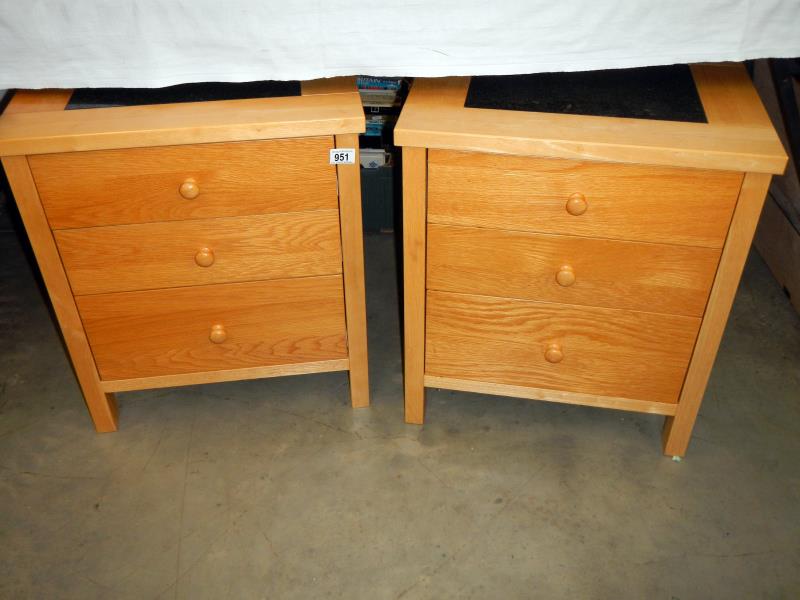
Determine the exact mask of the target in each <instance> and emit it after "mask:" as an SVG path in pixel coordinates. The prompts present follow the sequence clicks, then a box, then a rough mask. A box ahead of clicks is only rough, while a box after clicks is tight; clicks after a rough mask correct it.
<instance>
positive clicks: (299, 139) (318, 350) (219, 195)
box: [0, 79, 369, 431]
mask: <svg viewBox="0 0 800 600" xmlns="http://www.w3.org/2000/svg"><path fill="white" fill-rule="evenodd" d="M252 85H253V84H245V86H244V87H246V88H247V87H249V88H250V91H249V93H245V94H244V95H245V96H248V95H253V94H252V91H253V90H252ZM274 85H275V86H277V87H278V88H280V89H279V90H278V92H276V91H275V90H274V89H273V88H271V87H270V84H269V83H268V82H265V83H264V84H260V87H259V89H258V90H256V91H257V92H258V93H257V94H255V95H256V96H258V97H242V98H239V99H225V100H207V101H192V102H180V101H179V99H176V98H166V99H164V98H162V99H160V100H159V99H156V100H155V101H156V102H160V103H157V104H145V103H144V102H148V101H149V100H148V97H147V96H148V93H147V92H136V91H134V92H130V93H128V92H125V91H122V90H105V91H104V90H101V91H92V90H87V91H78V92H75V94H74V95H73V93H72V91H69V90H68V91H42V92H28V91H23V92H18V93H17V94H16V95H15V97H14V98H13V99H12V101H11V103H10V104H9V106H8V107H7V109H6V111H5V113H4V114H3V115H2V117H0V156H2V157H3V158H2V160H3V166H4V167H5V170H6V173H7V175H8V178H9V181H10V183H11V188H12V190H13V192H14V196H15V197H16V201H17V204H18V206H19V210H20V214H21V215H22V219H23V221H24V224H25V228H26V230H27V232H28V235H29V237H30V240H31V244H32V246H33V250H34V253H35V255H36V258H37V261H38V263H39V266H40V269H41V271H42V275H43V278H44V281H45V284H46V286H47V289H48V293H49V294H50V298H51V300H52V302H53V307H54V310H55V313H56V316H57V318H58V321H59V324H60V326H61V329H62V332H63V334H64V339H65V341H66V345H67V348H68V350H69V353H70V356H71V358H72V363H73V365H74V368H75V372H76V374H77V377H78V380H79V382H80V385H81V388H82V390H83V393H84V396H85V398H86V402H87V405H88V407H89V411H90V413H91V416H92V419H93V421H94V424H95V427H96V429H97V430H98V431H113V430H116V428H117V410H116V406H115V401H114V397H113V392H118V391H126V390H138V389H145V388H157V387H167V386H179V385H186V384H194V383H209V382H217V381H230V380H237V379H253V378H259V377H271V376H278V375H292V374H302V373H314V372H322V371H341V370H348V371H349V374H350V386H351V387H350V393H351V401H352V405H353V406H354V407H360V406H367V405H368V404H369V389H368V388H369V386H368V376H367V338H366V312H365V304H364V265H363V247H362V245H363V242H362V237H361V193H360V183H359V161H358V154H357V153H358V133H359V132H362V131H364V114H363V110H362V108H361V102H360V98H359V95H358V92H357V91H356V88H355V85H354V81H353V80H352V79H332V80H325V81H312V82H303V83H302V84H301V83H299V82H289V83H277V82H276V83H275V84H274ZM237 89H238V91H237ZM173 90H178V91H181V90H183V91H186V90H188V91H189V92H190V93H191V96H192V98H193V99H195V100H196V99H197V98H198V94H199V97H204V96H203V95H204V94H206V97H210V98H216V97H217V96H219V92H220V90H222V96H221V97H225V98H229V97H230V96H229V94H230V93H233V94H234V96H233V97H238V96H239V95H241V94H240V92H241V91H242V88H241V87H239V88H237V85H231V86H220V85H219V84H214V85H213V86H210V88H209V87H208V86H206V87H204V86H179V87H178V88H173ZM209 90H211V91H209ZM176 93H177V92H176ZM98 94H99V95H100V96H101V97H100V98H99V100H98V99H97V98H92V96H93V95H95V96H96V95H98ZM130 94H133V95H134V96H136V95H137V94H138V97H137V99H136V100H135V101H132V102H131V103H130V104H131V105H124V106H120V105H115V106H112V107H107V106H105V105H104V103H105V102H107V101H109V102H111V103H117V102H119V103H121V104H126V103H127V102H128V100H127V98H128V96H129V95H130ZM152 94H155V95H156V97H158V95H159V94H161V95H162V96H163V94H164V91H163V90H162V91H153V92H152ZM208 94H210V96H209V95H208ZM215 94H216V95H215ZM81 95H83V97H84V99H83V100H81ZM109 96H110V97H111V99H110V100H109V99H108V97H109ZM86 97H88V100H86ZM81 102H84V104H85V106H84V104H81ZM164 102H168V103H164ZM98 104H99V105H100V107H97V106H98ZM334 148H352V149H354V151H355V152H354V155H353V164H340V165H332V164H330V160H329V156H330V150H331V149H334Z"/></svg>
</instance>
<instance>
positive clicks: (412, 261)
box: [403, 147, 428, 425]
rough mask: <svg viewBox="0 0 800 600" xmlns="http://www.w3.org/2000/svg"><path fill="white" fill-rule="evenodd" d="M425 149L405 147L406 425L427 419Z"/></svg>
mask: <svg viewBox="0 0 800 600" xmlns="http://www.w3.org/2000/svg"><path fill="white" fill-rule="evenodd" d="M427 171H428V169H427V156H426V150H425V148H412V147H406V148H403V319H404V325H405V327H404V329H405V332H404V333H405V338H404V356H403V359H404V385H405V415H406V423H414V424H417V425H421V424H422V422H423V420H424V419H425V385H424V377H425V251H426V228H425V212H426V201H427Z"/></svg>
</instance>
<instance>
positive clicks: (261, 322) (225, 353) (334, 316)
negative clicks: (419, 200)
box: [75, 275, 347, 381]
mask: <svg viewBox="0 0 800 600" xmlns="http://www.w3.org/2000/svg"><path fill="white" fill-rule="evenodd" d="M75 301H76V302H77V304H78V310H79V311H80V314H81V318H82V320H83V324H84V327H85V329H86V334H87V336H88V338H89V344H90V345H91V348H92V352H93V353H94V358H95V361H96V363H97V368H98V371H99V372H100V378H101V379H103V380H105V381H109V380H115V379H132V378H136V377H150V376H156V375H170V374H179V373H195V372H203V371H217V370H224V369H235V368H243V367H256V366H269V365H282V364H296V363H303V362H312V361H320V360H333V359H342V358H347V337H346V329H345V318H344V295H343V291H342V277H341V276H340V275H334V276H326V277H308V278H301V279H282V280H273V281H259V282H250V283H234V284H224V285H208V286H197V287H184V288H174V289H160V290H149V291H141V292H122V293H114V294H97V295H92V296H80V297H77V298H76V299H75Z"/></svg>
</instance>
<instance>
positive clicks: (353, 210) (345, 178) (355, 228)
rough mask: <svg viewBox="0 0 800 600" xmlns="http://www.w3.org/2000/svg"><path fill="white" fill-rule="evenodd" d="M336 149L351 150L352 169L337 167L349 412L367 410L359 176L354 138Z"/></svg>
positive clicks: (345, 137)
mask: <svg viewBox="0 0 800 600" xmlns="http://www.w3.org/2000/svg"><path fill="white" fill-rule="evenodd" d="M336 147H337V148H355V150H356V160H355V164H353V165H338V166H337V167H336V169H337V175H338V179H339V217H340V218H339V221H340V223H341V229H342V267H343V275H344V304H345V316H346V319H347V352H348V357H349V359H350V402H351V404H352V405H353V408H363V407H365V406H369V362H368V358H367V357H368V355H367V306H366V298H365V289H364V236H363V231H362V226H361V176H360V173H359V168H360V163H359V159H358V136H357V135H355V134H348V135H337V136H336Z"/></svg>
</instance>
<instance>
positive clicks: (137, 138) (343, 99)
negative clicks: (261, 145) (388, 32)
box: [0, 77, 365, 156]
mask: <svg viewBox="0 0 800 600" xmlns="http://www.w3.org/2000/svg"><path fill="white" fill-rule="evenodd" d="M71 96H72V90H21V91H18V92H16V93H15V95H14V97H13V98H12V100H11V102H10V103H9V105H8V106H7V107H6V110H5V111H4V112H3V114H2V115H1V116H0V156H14V155H26V154H45V153H52V152H71V151H80V150H104V149H114V148H137V147H144V146H170V145H178V144H193V143H206V142H208V143H210V142H230V141H244V140H257V139H273V138H289V137H308V136H318V135H337V134H345V133H361V132H363V131H364V129H365V121H364V111H363V109H362V107H361V99H360V97H359V95H358V91H357V89H356V85H355V78H353V77H337V78H332V79H319V80H314V81H304V82H302V83H301V94H300V95H299V96H279V97H271V98H250V99H242V100H216V101H209V102H187V103H173V104H149V105H138V106H115V107H109V108H88V109H84V110H65V107H66V106H67V103H68V102H69V100H70V97H71Z"/></svg>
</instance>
